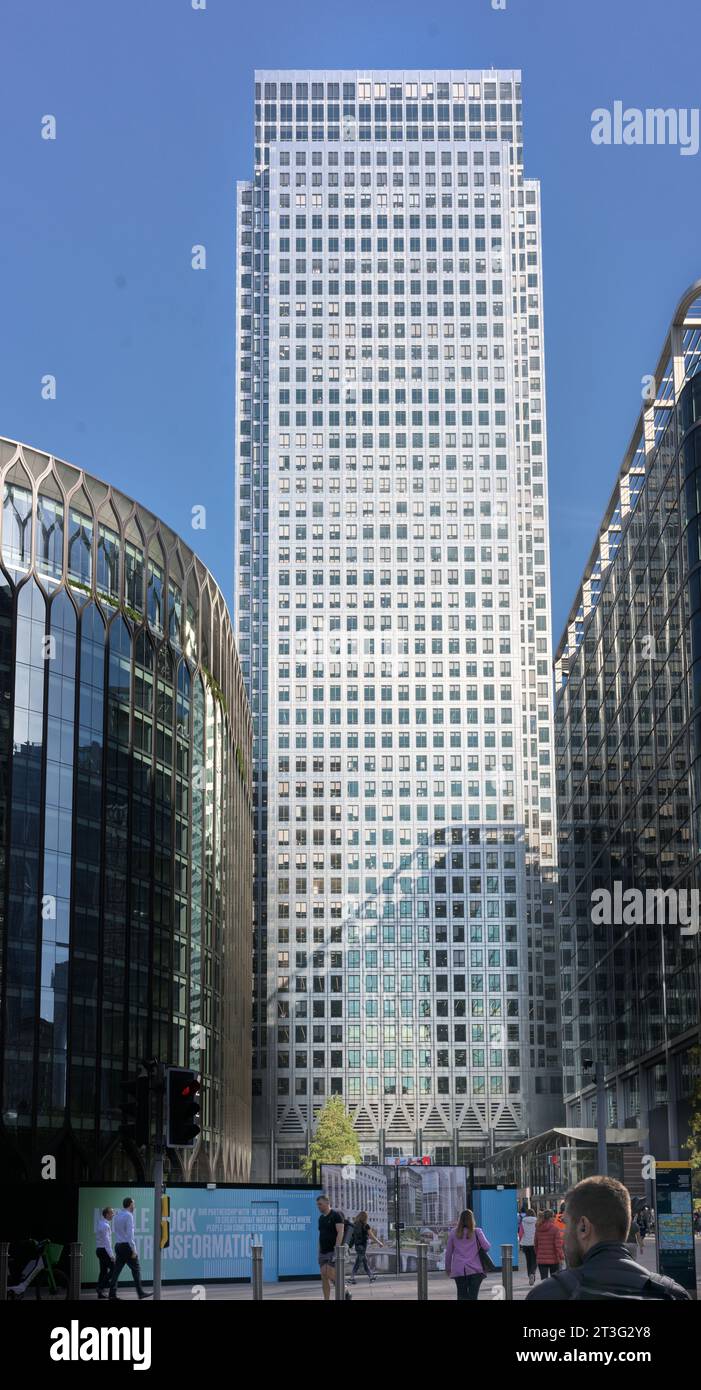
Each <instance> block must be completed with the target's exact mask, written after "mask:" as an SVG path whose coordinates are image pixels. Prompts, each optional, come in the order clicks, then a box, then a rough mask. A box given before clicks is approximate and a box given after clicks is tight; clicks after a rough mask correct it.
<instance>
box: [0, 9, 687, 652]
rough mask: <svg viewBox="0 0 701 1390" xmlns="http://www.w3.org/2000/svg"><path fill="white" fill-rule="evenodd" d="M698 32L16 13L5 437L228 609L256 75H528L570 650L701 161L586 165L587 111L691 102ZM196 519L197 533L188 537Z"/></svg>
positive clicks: (237, 14) (657, 19)
mask: <svg viewBox="0 0 701 1390" xmlns="http://www.w3.org/2000/svg"><path fill="white" fill-rule="evenodd" d="M700 40H701V6H699V3H698V0H586V3H585V0H507V6H506V9H505V10H504V11H501V10H494V9H492V5H491V0H443V3H442V4H440V5H425V4H424V5H422V4H418V3H416V0H404V2H403V3H399V0H372V3H369V0H354V3H353V4H350V5H341V4H338V3H333V0H325V2H324V3H322V0H297V3H283V2H282V0H269V3H263V2H262V0H261V3H258V4H240V3H237V0H207V8H206V9H205V10H203V11H197V10H193V9H192V7H191V4H190V0H21V3H20V2H19V0H15V3H5V4H4V5H3V7H2V15H1V17H0V54H2V79H1V80H0V306H1V312H2V333H1V339H0V344H1V345H0V434H4V435H7V436H10V437H11V438H18V439H22V440H24V441H25V442H27V443H29V444H33V445H34V446H36V447H38V448H42V449H45V450H47V451H48V452H51V453H54V454H56V455H58V456H59V457H62V458H66V459H68V460H70V461H71V462H73V463H77V464H82V465H83V466H84V467H85V468H86V469H88V470H89V471H92V472H94V473H96V474H98V475H99V476H101V477H103V478H105V479H106V480H108V481H112V482H114V483H115V484H117V485H119V486H120V487H123V488H124V490H125V491H126V492H128V493H131V494H132V495H134V496H135V497H137V498H138V499H139V500H140V501H141V502H143V503H144V504H146V505H147V506H150V507H152V508H153V509H154V511H156V512H157V513H159V514H160V515H161V516H162V517H163V518H164V519H165V520H166V521H167V522H168V523H169V524H170V525H171V526H173V527H174V528H175V529H176V530H178V531H181V532H183V534H184V535H185V536H186V538H190V539H191V540H194V541H195V543H196V548H197V549H198V551H199V553H200V554H201V556H202V558H203V560H204V561H205V563H206V564H208V565H209V566H210V568H211V569H212V570H213V572H214V574H215V575H216V577H217V578H218V580H219V582H220V584H221V585H222V588H223V589H224V591H225V593H226V594H227V596H230V594H231V588H232V563H233V558H232V557H233V538H232V532H233V517H232V453H233V446H232V441H233V418H234V391H233V374H234V209H235V182H236V179H237V178H246V177H248V176H249V174H250V171H251V155H252V144H253V132H252V120H253V85H252V84H253V70H254V68H255V67H306V66H309V67H319V68H323V67H351V68H352V67H356V66H360V67H368V68H371V67H383V66H389V67H398V68H401V67H420V66H422V65H424V66H427V67H434V66H435V67H450V66H452V65H458V66H467V67H482V66H485V67H489V66H495V67H507V68H512V67H520V68H521V69H522V70H523V84H524V86H523V92H524V126H525V140H524V143H525V168H526V174H527V175H529V176H533V177H536V178H539V179H540V180H541V183H542V199H543V224H544V248H545V265H544V283H545V332H546V338H545V342H546V360H547V364H548V382H547V385H548V415H549V448H550V503H551V506H550V525H551V537H552V554H553V610H554V638H555V641H557V639H558V637H559V635H560V630H561V627H562V624H563V622H564V620H565V618H566V616H567V613H568V611H569V607H570V604H571V602H572V599H573V597H574V593H575V588H576V585H577V582H578V579H579V577H580V574H581V570H582V567H583V565H584V563H585V561H586V558H587V556H588V554H589V551H590V549H591V545H592V542H593V539H594V536H595V531H596V527H597V524H598V522H599V520H600V517H601V514H602V512H603V509H604V506H605V503H606V501H607V500H608V496H609V493H610V491H611V488H612V485H613V482H614V478H615V475H616V472H617V469H618V466H619V463H620V458H621V455H622V452H623V450H624V448H625V446H626V444H627V443H628V440H629V437H630V433H631V430H632V426H633V423H634V420H635V417H636V414H637V411H638V409H639V406H640V389H641V388H640V378H641V376H642V375H643V373H645V372H647V371H649V370H651V368H652V367H653V366H654V364H655V362H656V360H657V356H658V352H659V348H660V346H661V341H662V338H663V335H664V333H665V331H666V328H667V324H668V321H669V319H670V317H671V314H672V312H673V310H674V307H675V305H676V303H677V301H678V299H679V297H680V296H681V294H682V291H683V290H684V289H685V287H686V285H687V284H688V283H689V282H690V281H692V280H693V279H695V278H697V277H698V276H701V236H700V234H699V228H700V227H701V153H699V154H698V155H696V156H695V157H689V156H686V157H684V156H682V155H680V153H679V152H678V150H676V149H671V148H659V147H658V148H654V147H653V148H651V147H619V148H615V147H611V148H603V147H595V146H594V145H592V143H591V139H590V131H591V113H592V110H593V109H594V108H595V107H600V106H607V107H611V106H612V105H613V102H614V101H616V100H621V101H622V102H623V103H624V105H625V106H634V107H639V108H642V109H644V108H645V107H648V106H654V107H659V106H663V107H667V106H673V107H676V108H680V107H692V106H694V105H695V103H697V102H699V101H700V100H701V85H700V83H699V52H700V50H701V42H700ZM46 114H52V115H54V116H55V117H56V120H57V139H56V141H55V142H51V141H45V140H42V139H41V138H40V127H41V118H42V116H44V115H46ZM194 243H203V244H204V245H205V246H206V248H207V258H208V266H207V270H206V271H205V272H197V273H196V272H194V271H193V270H192V269H191V268H190V248H191V247H192V245H193V244H194ZM46 374H52V375H54V376H55V377H56V378H57V399H56V400H55V401H43V400H42V398H41V385H40V383H41V378H42V377H43V376H44V375H46ZM195 504H204V505H205V506H206V507H207V509H208V526H207V529H206V530H205V531H196V532H193V531H191V530H190V517H191V508H192V506H193V505H195Z"/></svg>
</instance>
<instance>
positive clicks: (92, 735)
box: [0, 440, 252, 1180]
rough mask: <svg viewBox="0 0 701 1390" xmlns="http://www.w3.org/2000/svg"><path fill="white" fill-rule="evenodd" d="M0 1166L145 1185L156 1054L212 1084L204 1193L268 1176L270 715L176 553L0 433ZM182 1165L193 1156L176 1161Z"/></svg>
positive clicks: (190, 1165)
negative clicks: (259, 897)
mask: <svg viewBox="0 0 701 1390" xmlns="http://www.w3.org/2000/svg"><path fill="white" fill-rule="evenodd" d="M0 495H1V496H2V530H1V532H0V557H1V567H0V689H1V693H2V699H1V700H0V914H1V915H0V961H1V963H2V1011H1V1014H0V1025H1V1032H0V1055H1V1059H2V1068H1V1072H0V1077H1V1087H2V1090H1V1096H0V1114H1V1116H2V1126H1V1128H0V1170H1V1171H2V1173H3V1175H4V1176H5V1177H6V1178H7V1177H16V1178H23V1177H29V1178H38V1177H40V1176H41V1171H40V1162H41V1160H42V1159H43V1156H44V1155H47V1154H49V1155H54V1156H55V1158H56V1162H57V1176H58V1177H59V1178H61V1177H63V1178H65V1179H66V1180H75V1179H77V1178H93V1179H104V1180H109V1179H114V1180H116V1179H119V1178H125V1179H127V1178H138V1177H140V1176H142V1172H141V1160H140V1156H139V1152H138V1151H137V1150H136V1149H134V1148H132V1147H131V1146H130V1145H129V1143H128V1142H127V1141H125V1140H123V1139H122V1138H121V1136H120V1126H121V1123H122V1118H123V1117H122V1112H121V1105H122V1100H123V1096H122V1091H121V1086H122V1083H123V1082H124V1081H125V1079H128V1078H130V1077H133V1076H135V1075H136V1071H137V1066H138V1063H139V1062H140V1061H141V1060H142V1059H146V1058H151V1057H158V1058H159V1059H160V1060H162V1061H164V1062H169V1063H176V1064H181V1065H189V1066H193V1067H195V1068H197V1069H198V1070H201V1072H202V1077H203V1108H202V1114H203V1121H202V1139H201V1143H200V1145H199V1149H198V1150H197V1151H196V1152H194V1153H193V1154H187V1155H184V1154H183V1155H172V1164H173V1168H174V1171H175V1172H176V1173H180V1175H181V1176H183V1175H185V1176H189V1177H190V1178H192V1179H195V1178H199V1179H209V1178H212V1179H215V1178H221V1179H228V1180H234V1179H239V1180H245V1179H247V1178H248V1175H249V1163H250V1022H251V1021H250V1011H251V1008H250V955H251V920H252V909H251V881H250V879H251V875H250V873H249V868H250V865H251V863H252V800H251V734H252V730H251V717H250V711H249V708H248V704H247V700H246V696H245V692H244V688H243V681H242V676H241V672H240V668H239V664H238V658H237V654H236V649H235V645H234V638H233V632H232V628H231V623H230V620H229V615H228V613H227V608H226V603H225V601H224V598H223V595H222V594H221V593H220V591H219V589H218V588H217V586H216V584H215V583H214V581H213V579H212V577H211V575H210V574H208V572H207V570H206V569H205V567H204V566H203V565H202V563H201V562H200V561H199V560H198V559H197V557H196V556H195V555H194V554H193V553H192V551H191V550H190V549H189V548H188V546H187V545H185V544H184V543H183V541H182V540H180V539H179V537H178V536H176V535H174V533H173V532H172V531H171V530H170V529H169V528H168V527H167V526H165V525H164V524H163V522H161V521H159V520H158V518H157V517H155V516H153V515H152V514H151V513H150V512H148V511H147V510H146V509H145V508H143V507H140V506H139V505H138V504H137V503H134V502H132V501H131V500H130V499H129V498H127V497H125V496H124V495H123V494H122V493H121V492H119V491H118V490H116V489H115V488H112V487H109V486H108V485H107V484H105V483H103V482H100V481H98V479H97V478H94V477H91V476H89V475H88V474H86V473H84V472H83V471H81V470H80V469H78V468H74V467H72V466H71V465H70V464H67V463H63V462H61V461H59V460H58V459H54V458H51V457H49V456H48V455H46V454H42V453H38V452H36V451H35V450H33V449H28V448H26V447H23V446H21V445H18V444H16V443H13V442H10V441H8V440H0ZM180 1159H182V1162H180Z"/></svg>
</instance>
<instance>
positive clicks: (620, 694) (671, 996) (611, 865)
mask: <svg viewBox="0 0 701 1390" xmlns="http://www.w3.org/2000/svg"><path fill="white" fill-rule="evenodd" d="M700 368H701V281H699V282H697V283H696V284H695V285H693V286H692V287H691V288H690V289H689V290H688V291H687V293H686V294H685V295H684V297H683V299H682V300H681V303H680V304H679V307H678V309H677V311H676V313H675V315H674V318H673V321H672V325H671V328H670V332H669V335H668V337H667V340H666V342H665V345H664V348H663V350H662V353H661V355H660V359H659V362H658V365H657V369H656V371H655V373H654V375H651V377H650V379H649V380H648V379H645V380H644V386H645V399H644V405H643V409H642V411H641V413H640V415H639V417H638V420H637V423H636V426H635V429H634V431H633V435H632V438H631V442H630V445H629V446H628V449H627V451H626V454H625V457H624V459H623V464H622V466H621V470H620V474H619V477H618V480H617V482H616V485H615V487H614V490H613V493H612V495H611V499H610V501H609V504H608V507H607V508H606V512H605V514H604V519H603V522H602V525H601V529H600V533H599V536H598V538H597V540H596V542H595V545H594V547H593V550H592V552H591V556H590V558H589V562H588V564H587V567H586V570H585V574H584V578H583V581H582V584H581V586H580V588H579V591H578V593H577V596H576V598H575V601H574V604H573V605H572V609H571V612H570V616H569V620H568V623H567V627H566V629H565V632H564V635H563V637H562V640H561V642H560V645H559V648H558V651H557V657H556V678H557V691H556V716H555V720H556V740H557V752H556V761H557V792H558V807H559V840H560V848H559V860H560V875H561V877H560V901H561V913H560V937H561V969H562V1016H563V1068H564V1089H565V1100H566V1104H567V1123H568V1124H569V1125H572V1126H575V1127H578V1126H583V1127H585V1128H586V1127H589V1126H591V1125H593V1124H594V1123H595V1121H596V1097H595V1093H594V1087H593V1081H594V1075H593V1069H594V1066H595V1065H597V1064H599V1065H601V1066H603V1068H604V1070H605V1074H606V1095H607V1107H608V1113H607V1125H608V1126H609V1127H610V1128H615V1127H619V1128H624V1129H625V1130H626V1131H628V1130H631V1129H633V1130H637V1131H638V1139H639V1144H640V1147H641V1148H642V1150H643V1152H646V1153H647V1152H649V1153H652V1154H653V1155H655V1157H657V1158H658V1159H663V1158H672V1159H680V1158H683V1156H684V1152H683V1147H682V1146H683V1143H684V1140H685V1138H686V1135H687V1131H688V1122H689V1115H690V1108H691V1093H692V1086H693V1072H694V1058H693V1055H692V1051H693V1048H694V1045H698V1042H699V1019H700V1018H701V992H700V984H699V964H700V961H699V935H698V926H697V927H696V930H694V924H693V918H692V921H691V924H690V925H689V924H688V923H687V918H688V916H689V908H690V907H691V903H692V900H691V899H689V898H688V897H682V896H681V895H682V894H688V893H689V892H690V891H694V890H698V889H699V887H701V881H700V874H699V856H700V834H701V762H700V761H699V759H700V756H701V679H700V677H699V672H700V671H701V540H700V537H701V481H700V480H701V374H700V370H699V369H700ZM602 890H605V892H606V894H608V895H610V897H604V896H603V895H602ZM631 890H634V891H637V892H638V893H640V894H642V895H643V903H642V904H641V903H640V902H638V903H637V905H636V900H635V898H634V897H632V896H628V897H626V898H625V899H624V896H623V895H625V894H629V893H630V891H631ZM593 895H595V896H594V897H593ZM648 895H651V896H650V897H649V898H648ZM663 895H667V896H666V897H665V898H664V900H663ZM607 904H610V911H609V910H608V906H607ZM679 909H681V917H682V919H683V920H681V921H680V920H679V916H680V912H679ZM604 917H608V918H609V919H610V920H608V921H607V920H602V918H604ZM697 922H698V919H697Z"/></svg>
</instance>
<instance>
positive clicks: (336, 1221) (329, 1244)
mask: <svg viewBox="0 0 701 1390" xmlns="http://www.w3.org/2000/svg"><path fill="white" fill-rule="evenodd" d="M316 1205H317V1208H318V1210H319V1272H320V1274H321V1287H322V1290H323V1294H324V1299H325V1300H327V1301H328V1299H330V1297H331V1285H332V1284H335V1283H336V1254H337V1251H338V1250H339V1248H340V1247H342V1245H343V1235H344V1231H345V1222H344V1220H343V1213H342V1212H340V1211H334V1210H333V1208H332V1206H331V1203H330V1201H329V1199H328V1197H327V1196H326V1193H325V1192H322V1194H321V1196H319V1197H317V1199H316ZM341 1258H342V1257H341ZM350 1298H351V1295H350V1294H349V1293H348V1292H346V1299H347V1301H348V1302H350Z"/></svg>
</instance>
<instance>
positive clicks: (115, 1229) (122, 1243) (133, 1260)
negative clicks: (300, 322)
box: [110, 1197, 153, 1299]
mask: <svg viewBox="0 0 701 1390" xmlns="http://www.w3.org/2000/svg"><path fill="white" fill-rule="evenodd" d="M112 1234H113V1236H114V1253H115V1255H116V1257H117V1258H116V1260H115V1265H114V1271H113V1274H112V1283H111V1285H110V1298H116V1297H117V1281H118V1279H119V1276H120V1274H121V1272H122V1270H123V1269H124V1266H125V1265H128V1266H129V1268H130V1270H131V1276H132V1279H133V1280H134V1284H135V1286H136V1292H137V1296H138V1297H139V1298H140V1299H141V1298H152V1297H153V1295H152V1294H150V1293H146V1291H145V1289H144V1287H143V1285H142V1283H141V1270H140V1268H139V1257H138V1255H137V1253H136V1242H135V1240H134V1198H133V1197H125V1198H124V1201H123V1202H122V1206H121V1210H120V1211H118V1212H117V1214H116V1216H115V1218H114V1222H113V1226H112Z"/></svg>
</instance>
